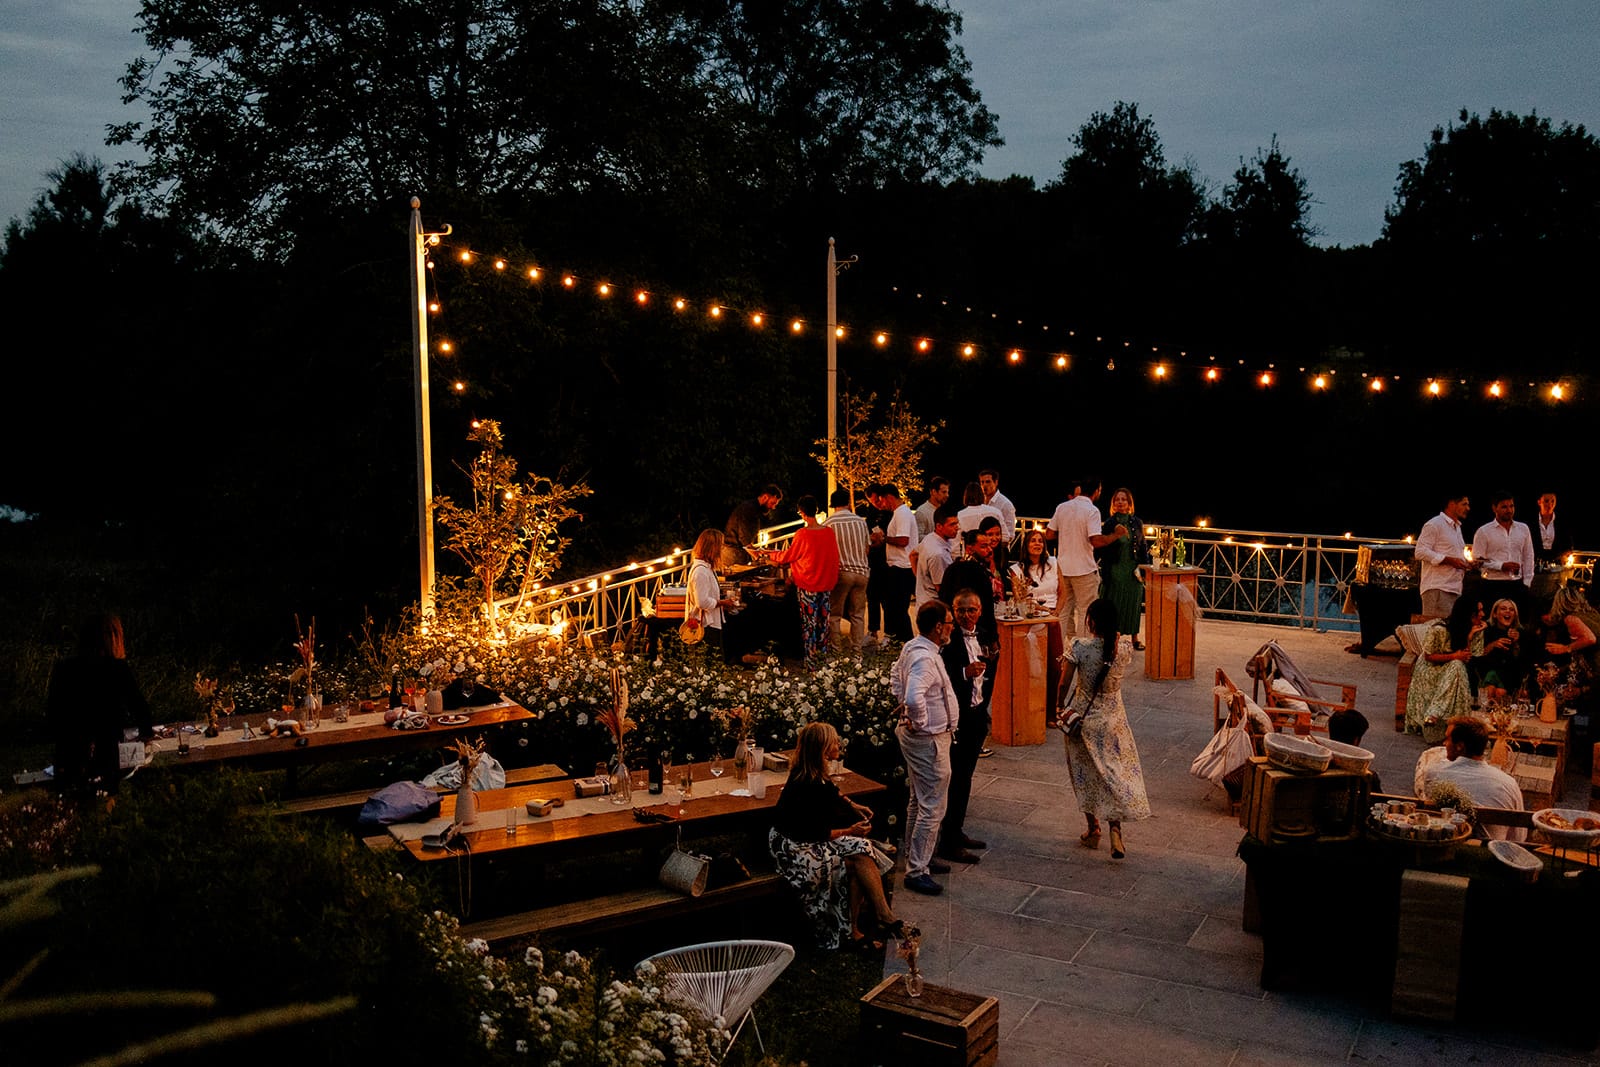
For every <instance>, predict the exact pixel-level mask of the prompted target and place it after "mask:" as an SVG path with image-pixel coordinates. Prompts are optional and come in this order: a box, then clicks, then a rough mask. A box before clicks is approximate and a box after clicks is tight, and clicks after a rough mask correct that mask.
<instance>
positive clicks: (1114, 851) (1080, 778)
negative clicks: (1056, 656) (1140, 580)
mask: <svg viewBox="0 0 1600 1067" xmlns="http://www.w3.org/2000/svg"><path fill="white" fill-rule="evenodd" d="M1086 618H1087V621H1088V624H1089V633H1090V635H1091V636H1089V637H1079V638H1077V639H1075V640H1074V641H1073V642H1072V647H1071V648H1070V649H1068V650H1067V654H1066V655H1065V656H1063V657H1062V678H1061V691H1062V692H1063V693H1066V692H1069V691H1071V692H1072V699H1071V700H1070V702H1069V703H1068V704H1067V706H1066V708H1065V709H1063V712H1062V714H1061V715H1060V716H1059V718H1060V721H1061V723H1062V729H1063V730H1064V731H1065V732H1066V735H1067V768H1068V770H1069V771H1070V772H1071V774H1072V791H1073V792H1074V793H1076V794H1077V795H1078V807H1079V809H1080V810H1081V811H1082V812H1083V815H1084V819H1085V820H1086V821H1087V823H1088V829H1087V830H1086V831H1085V832H1084V834H1083V835H1082V836H1081V837H1079V838H1078V841H1079V842H1080V843H1081V844H1083V846H1084V847H1086V848H1099V847H1100V819H1101V818H1102V817H1104V818H1105V820H1106V821H1107V822H1108V823H1110V824H1111V858H1112V859H1118V860H1120V859H1122V857H1123V856H1125V855H1127V850H1126V849H1125V848H1124V847H1123V842H1122V823H1123V822H1124V820H1128V819H1148V818H1149V817H1150V801H1149V798H1148V797H1146V796H1145V791H1144V769H1143V768H1142V767H1141V766H1140V765H1139V749H1138V747H1137V746H1135V745H1134V743H1133V731H1132V730H1131V729H1129V727H1128V713H1127V712H1126V711H1125V710H1124V709H1123V707H1122V672H1123V671H1124V670H1125V669H1126V668H1127V666H1128V663H1129V662H1130V661H1131V660H1132V659H1133V641H1132V639H1131V638H1129V637H1128V636H1127V635H1123V634H1118V632H1117V609H1116V605H1114V604H1113V603H1112V602H1111V601H1110V600H1107V599H1104V598H1102V599H1099V600H1096V601H1095V602H1094V603H1092V604H1090V605H1089V610H1088V612H1087V615H1086ZM1074 675H1076V676H1077V683H1078V684H1077V688H1076V689H1075V690H1071V689H1070V686H1071V683H1072V681H1073V676H1074Z"/></svg>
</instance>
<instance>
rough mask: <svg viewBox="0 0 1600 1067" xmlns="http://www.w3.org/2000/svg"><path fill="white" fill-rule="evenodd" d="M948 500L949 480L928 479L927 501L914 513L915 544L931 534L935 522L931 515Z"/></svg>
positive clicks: (941, 478) (939, 477)
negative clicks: (915, 518) (915, 517)
mask: <svg viewBox="0 0 1600 1067" xmlns="http://www.w3.org/2000/svg"><path fill="white" fill-rule="evenodd" d="M949 499H950V479H949V478H944V477H941V476H940V475H937V474H936V475H934V476H933V477H932V478H929V479H928V499H926V500H924V501H923V502H922V506H921V507H919V508H918V509H917V510H916V512H915V513H914V514H915V515H916V516H917V542H918V543H919V544H920V543H921V542H922V539H923V538H924V537H927V536H928V535H929V534H931V533H932V532H933V524H934V522H935V521H936V520H935V519H934V517H933V513H934V512H936V511H938V510H939V509H940V508H942V507H944V506H945V504H946V502H948V501H949Z"/></svg>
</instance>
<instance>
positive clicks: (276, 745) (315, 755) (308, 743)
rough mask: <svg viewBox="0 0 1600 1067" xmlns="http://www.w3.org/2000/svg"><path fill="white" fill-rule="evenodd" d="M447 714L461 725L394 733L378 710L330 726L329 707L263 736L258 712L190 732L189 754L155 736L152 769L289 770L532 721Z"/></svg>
mask: <svg viewBox="0 0 1600 1067" xmlns="http://www.w3.org/2000/svg"><path fill="white" fill-rule="evenodd" d="M453 714H456V715H464V716H466V719H467V721H466V722H464V723H460V724H456V725H450V726H446V725H443V724H441V723H438V722H430V724H429V725H428V726H427V727H426V728H425V729H416V730H397V729H395V728H394V727H393V726H390V725H388V724H386V723H385V722H384V721H383V712H381V711H372V712H364V713H359V714H356V715H352V716H350V721H349V722H342V723H341V722H334V721H333V712H332V711H331V709H329V708H327V707H324V708H323V711H322V724H321V725H320V726H318V727H317V728H316V729H314V730H307V731H306V732H305V733H304V735H303V739H304V741H305V744H300V743H299V742H300V741H301V738H296V737H267V736H264V735H263V733H262V732H261V731H262V730H264V729H265V728H266V716H265V715H262V714H260V713H257V714H254V715H250V716H238V717H236V721H235V724H234V725H232V726H230V727H229V728H227V729H225V730H223V732H222V734H221V735H220V736H218V737H204V736H202V735H200V734H198V733H196V734H190V735H188V737H189V754H188V755H186V756H180V755H178V739H177V738H176V737H167V738H161V739H160V740H157V741H155V742H152V744H153V745H154V747H155V753H154V759H153V762H154V765H155V766H159V767H171V768H182V767H214V766H217V765H219V764H226V765H229V766H246V767H250V768H252V769H266V768H273V767H294V766H299V765H302V764H311V763H326V762H329V761H331V760H347V759H361V758H365V757H369V756H386V755H389V754H391V753H395V752H404V751H410V750H413V749H419V748H432V747H437V748H443V747H445V746H447V745H449V744H451V743H452V742H453V741H455V740H456V739H457V738H460V737H469V736H472V735H475V734H478V733H481V732H482V731H484V730H485V729H488V728H489V727H493V726H505V725H508V724H511V723H518V722H525V721H527V720H530V719H532V718H534V715H533V713H532V712H530V711H529V710H528V709H527V708H524V707H523V706H522V705H520V704H517V703H515V702H514V701H510V700H502V701H500V702H498V703H496V704H490V705H486V706H484V707H479V708H462V709H460V710H459V711H457V712H454V713H453ZM246 718H248V720H249V722H250V728H251V729H252V730H255V731H256V736H255V737H254V738H252V739H251V740H249V741H245V740H241V736H240V735H241V734H242V732H243V731H242V728H243V725H244V721H245V719H246Z"/></svg>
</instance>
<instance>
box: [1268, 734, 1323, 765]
mask: <svg viewBox="0 0 1600 1067" xmlns="http://www.w3.org/2000/svg"><path fill="white" fill-rule="evenodd" d="M1265 747H1266V750H1267V761H1268V762H1269V763H1271V764H1272V765H1273V766H1274V767H1281V768H1283V769H1284V770H1286V771H1293V772H1294V773H1296V774H1321V773H1322V772H1323V771H1325V770H1327V769H1328V763H1329V761H1330V760H1332V759H1333V752H1332V751H1330V750H1329V749H1326V748H1323V747H1322V746H1321V745H1319V744H1317V743H1316V742H1315V741H1307V740H1306V739H1304V738H1301V737H1295V736H1293V735H1292V734H1268V735H1267V739H1266V742H1265Z"/></svg>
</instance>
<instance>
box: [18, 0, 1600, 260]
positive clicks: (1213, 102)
mask: <svg viewBox="0 0 1600 1067" xmlns="http://www.w3.org/2000/svg"><path fill="white" fill-rule="evenodd" d="M954 6H955V7H956V9H957V10H959V11H961V12H962V13H963V15H964V16H965V20H966V25H965V32H964V34H963V36H962V38H961V43H962V45H963V47H964V48H965V49H966V53H967V57H968V58H969V59H970V60H971V61H972V66H973V77H974V80H975V81H976V83H977V85H978V89H979V91H980V92H981V93H982V94H983V97H984V101H985V103H987V104H988V106H989V108H990V109H991V110H993V111H994V112H995V113H996V114H997V115H999V117H1000V130H1001V134H1002V135H1003V136H1004V137H1005V139H1006V145H1005V146H1004V147H1003V148H1000V149H998V150H996V151H994V152H992V153H991V154H990V155H989V157H988V158H987V160H986V161H985V163H984V165H983V167H982V173H983V174H984V175H985V176H988V177H1004V176H1006V175H1009V174H1014V173H1015V174H1024V175H1028V176H1030V177H1032V178H1034V179H1035V180H1037V181H1038V182H1040V183H1041V184H1043V183H1044V182H1046V181H1048V180H1050V179H1051V178H1052V177H1054V176H1055V175H1056V174H1057V173H1059V171H1060V167H1061V161H1062V160H1063V159H1064V158H1065V157H1066V156H1067V155H1068V154H1069V152H1070V148H1071V146H1070V143H1069V138H1070V137H1071V135H1072V133H1073V132H1074V131H1075V130H1076V129H1077V128H1078V127H1079V126H1080V125H1082V123H1083V122H1084V120H1085V119H1087V118H1088V116H1089V114H1090V113H1091V112H1093V111H1096V110H1109V109H1110V107H1111V105H1112V104H1113V103H1115V102H1116V101H1117V100H1128V101H1135V102H1137V103H1138V104H1139V106H1140V110H1141V112H1142V113H1144V114H1146V115H1148V116H1150V117H1151V118H1152V119H1154V121H1155V123H1156V127H1157V129H1158V130H1159V132H1160V134H1161V138H1162V142H1163V144H1164V146H1165V148H1166V153H1167V158H1168V160H1169V162H1173V163H1180V162H1182V161H1183V160H1185V159H1190V160H1192V161H1193V163H1194V164H1195V166H1196V167H1197V168H1198V170H1199V172H1200V173H1201V175H1202V176H1204V177H1205V178H1207V179H1208V180H1209V181H1210V182H1211V185H1212V188H1213V191H1220V189H1221V186H1222V185H1223V184H1224V183H1225V182H1226V181H1227V180H1228V179H1229V177H1230V176H1231V175H1232V173H1233V170H1234V169H1235V168H1236V167H1237V166H1238V165H1239V160H1240V157H1241V156H1242V157H1245V158H1246V159H1248V158H1249V157H1251V156H1253V155H1254V154H1255V151H1256V149H1257V147H1260V146H1265V145H1266V144H1267V143H1268V141H1269V140H1270V139H1271V137H1272V135H1273V134H1277V135H1278V143H1279V146H1280V147H1281V148H1282V150H1283V151H1284V152H1285V153H1286V154H1288V155H1289V156H1290V158H1291V160H1292V162H1293V165H1294V166H1295V167H1297V168H1298V169H1299V170H1300V172H1301V174H1302V175H1304V177H1305V178H1306V180H1307V182H1308V183H1309V185H1310V189H1311V193H1312V196H1313V197H1314V198H1315V200H1316V203H1315V205H1314V207H1313V209H1312V216H1311V221H1312V223H1313V224H1314V225H1315V226H1317V227H1319V228H1320V229H1321V231H1322V235H1321V237H1320V238H1319V240H1320V242H1321V243H1323V244H1330V245H1331V244H1341V245H1355V244H1365V243H1368V242H1370V241H1372V240H1373V239H1375V238H1376V237H1377V236H1378V235H1379V232H1380V229H1381V227H1382V225H1383V209H1384V207H1385V206H1386V205H1388V204H1389V203H1390V202H1391V201H1392V199H1393V193H1394V182H1395V175H1396V171H1397V170H1398V167H1399V164H1400V163H1401V162H1402V161H1403V160H1406V159H1412V158H1415V157H1417V156H1419V155H1421V153H1422V150H1423V147H1424V146H1425V145H1426V143H1427V139H1428V135H1429V132H1430V131H1431V130H1432V129H1433V127H1434V126H1437V125H1442V124H1444V123H1446V122H1449V121H1451V120H1452V119H1454V118H1455V116H1456V114H1457V112H1458V111H1459V110H1460V109H1461V108H1463V107H1465V108H1467V109H1469V110H1472V111H1477V112H1479V113H1484V114H1486V113H1487V112H1488V110H1489V109H1490V108H1492V107H1498V108H1500V109H1502V110H1509V111H1514V112H1517V113H1519V114H1525V113H1527V112H1529V111H1531V110H1534V109H1537V110H1538V112H1539V114H1541V115H1545V116H1548V117H1550V118H1551V119H1554V120H1555V121H1556V122H1558V123H1560V122H1563V121H1570V122H1572V123H1574V124H1583V125H1585V126H1587V127H1589V128H1590V129H1591V130H1594V129H1600V76H1597V74H1596V71H1597V70H1600V55H1597V53H1600V3H1596V2H1594V0H1558V2H1544V3H1523V4H1519V3H1509V2H1490V0H1455V2H1443V0H1418V2H1409V3H1393V2H1377V0H1356V2H1342V3H1322V4H1312V3H1295V2H1290V0H1273V2H1266V0H1259V2H1244V0H1093V2H1071V0H956V2H955V4H954ZM138 7H139V5H138V3H137V0H72V2H71V3H63V2H61V0H7V2H6V4H5V6H4V9H3V14H0V71H3V73H0V134H3V140H0V219H3V218H11V217H13V216H17V215H21V214H23V213H25V212H26V210H27V208H28V206H29V204H31V203H32V201H33V199H34V197H35V196H37V195H38V193H39V192H41V191H42V190H43V189H44V187H45V185H46V181H45V178H44V172H45V171H47V170H49V169H51V168H52V167H54V166H56V165H57V164H58V163H59V161H60V160H62V159H64V158H67V157H69V156H71V155H72V154H73V153H75V152H84V153H85V154H89V155H98V156H100V157H101V158H102V159H103V160H105V161H106V162H107V163H108V164H109V163H111V162H112V161H113V160H114V159H116V158H117V152H116V151H115V150H113V149H110V148H107V147H106V146H105V145H104V143H103V141H104V129H105V126H106V125H107V124H108V123H111V122H120V121H126V120H127V119H128V118H129V117H130V116H129V115H128V113H127V112H128V109H126V108H124V107H122V105H121V104H120V103H119V89H118V87H117V84H116V79H117V76H118V75H119V73H120V72H121V69H122V67H123V66H124V65H125V64H126V63H127V61H128V60H129V59H130V58H132V57H133V56H134V55H136V54H138V51H139V46H140V42H139V40H138V38H136V37H135V36H134V35H133V34H132V32H131V31H132V30H133V26H134V18H135V15H136V13H137V11H138Z"/></svg>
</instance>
